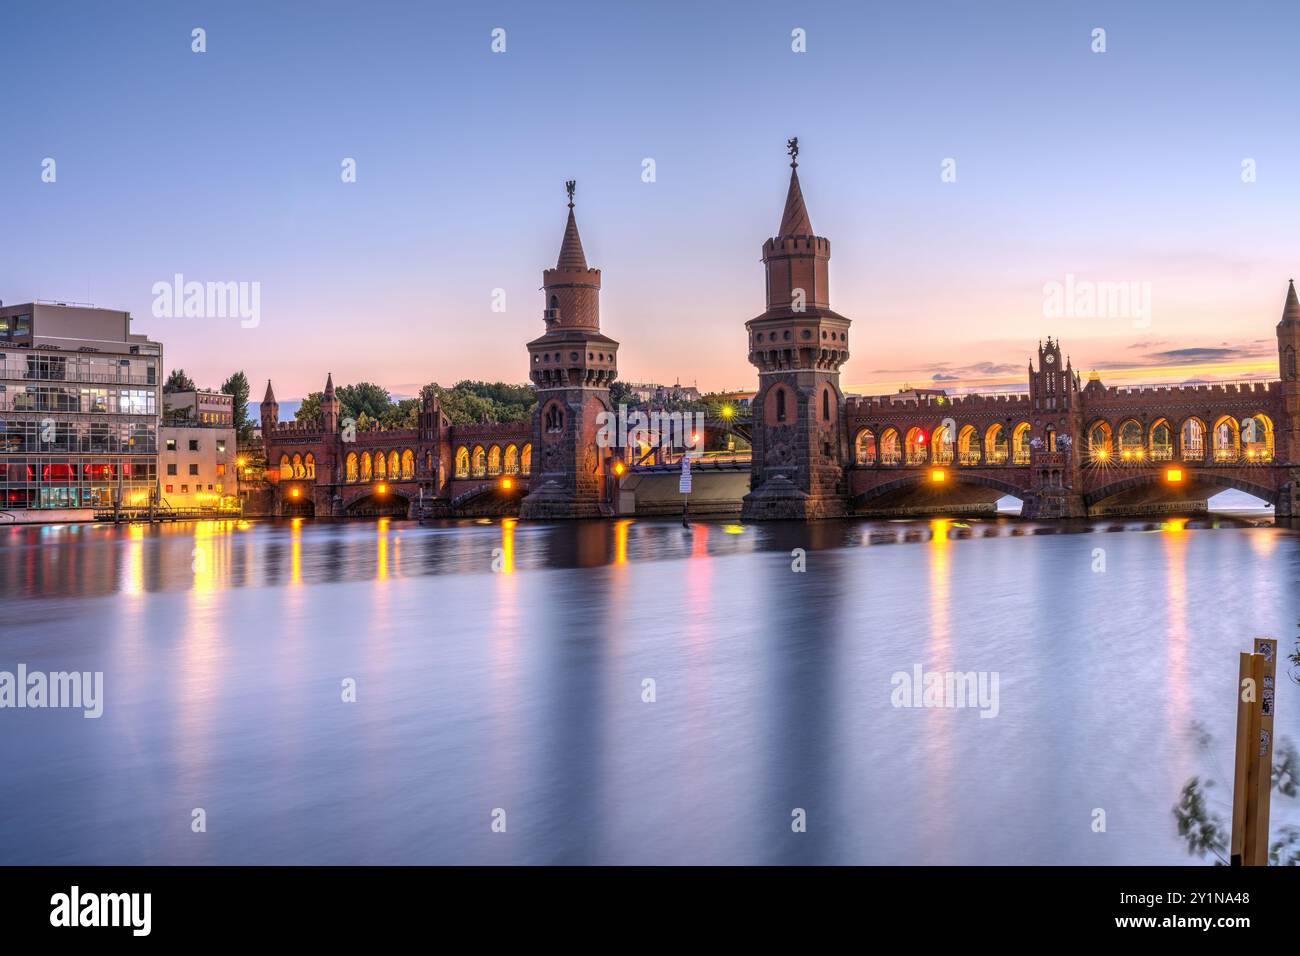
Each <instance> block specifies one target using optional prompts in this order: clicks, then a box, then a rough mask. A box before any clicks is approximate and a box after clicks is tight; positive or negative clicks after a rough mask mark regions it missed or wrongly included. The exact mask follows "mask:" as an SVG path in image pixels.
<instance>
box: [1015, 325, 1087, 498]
mask: <svg viewBox="0 0 1300 956" xmlns="http://www.w3.org/2000/svg"><path fill="white" fill-rule="evenodd" d="M1079 392H1080V381H1079V375H1078V373H1076V372H1075V371H1074V366H1073V365H1072V364H1071V362H1070V359H1069V358H1068V357H1063V356H1062V354H1061V343H1060V341H1059V340H1056V341H1053V340H1052V338H1051V337H1050V336H1049V337H1048V339H1047V344H1046V345H1044V344H1043V343H1042V342H1039V343H1038V370H1037V371H1035V370H1034V366H1033V363H1032V362H1031V363H1030V365H1029V405H1030V410H1031V414H1032V419H1031V432H1030V446H1029V468H1030V485H1029V487H1030V491H1029V494H1028V495H1027V496H1026V500H1025V502H1024V507H1023V509H1022V510H1021V516H1022V517H1025V518H1081V517H1084V516H1085V515H1087V513H1088V509H1087V506H1086V505H1085V504H1084V501H1083V492H1082V489H1083V475H1082V472H1081V470H1080V464H1079V457H1080V455H1081V454H1082V453H1083V448H1084V441H1085V437H1084V434H1083V430H1084V423H1083V410H1082V408H1081V407H1080V402H1079ZM1076 446H1077V447H1076Z"/></svg>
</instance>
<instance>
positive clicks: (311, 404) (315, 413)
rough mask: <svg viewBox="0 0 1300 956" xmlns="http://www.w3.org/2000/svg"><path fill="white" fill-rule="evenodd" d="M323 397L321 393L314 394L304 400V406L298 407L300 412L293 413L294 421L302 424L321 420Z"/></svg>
mask: <svg viewBox="0 0 1300 956" xmlns="http://www.w3.org/2000/svg"><path fill="white" fill-rule="evenodd" d="M321 397H322V394H321V393H320V392H312V393H311V394H310V395H308V396H307V397H306V398H304V399H303V400H302V404H301V405H299V406H298V410H297V411H296V412H294V413H293V417H294V420H295V421H300V422H311V421H317V420H318V419H319V418H320V400H321Z"/></svg>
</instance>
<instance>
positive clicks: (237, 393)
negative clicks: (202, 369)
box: [221, 371, 253, 445]
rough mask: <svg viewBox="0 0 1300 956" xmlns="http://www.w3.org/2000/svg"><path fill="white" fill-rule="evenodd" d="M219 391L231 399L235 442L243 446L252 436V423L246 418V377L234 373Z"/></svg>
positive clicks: (242, 374) (239, 373) (241, 373)
mask: <svg viewBox="0 0 1300 956" xmlns="http://www.w3.org/2000/svg"><path fill="white" fill-rule="evenodd" d="M221 390H222V391H223V392H225V393H226V394H227V395H229V396H230V398H231V404H232V405H233V406H234V411H235V440H236V441H237V442H238V443H239V444H241V445H242V444H245V443H246V442H247V441H248V439H249V438H250V437H251V436H252V434H253V423H252V422H251V421H249V418H248V376H246V375H245V374H244V373H243V372H242V371H239V372H235V373H234V374H233V375H231V376H230V378H228V379H226V380H225V381H224V382H222V383H221Z"/></svg>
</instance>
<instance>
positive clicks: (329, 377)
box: [325, 372, 334, 398]
mask: <svg viewBox="0 0 1300 956" xmlns="http://www.w3.org/2000/svg"><path fill="white" fill-rule="evenodd" d="M325 397H326V398H333V397H334V373H333V372H326V373H325Z"/></svg>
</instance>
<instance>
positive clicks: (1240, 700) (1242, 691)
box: [1229, 651, 1255, 866]
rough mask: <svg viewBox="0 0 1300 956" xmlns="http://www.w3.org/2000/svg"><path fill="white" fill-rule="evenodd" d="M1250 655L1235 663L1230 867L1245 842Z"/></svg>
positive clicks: (1235, 863)
mask: <svg viewBox="0 0 1300 956" xmlns="http://www.w3.org/2000/svg"><path fill="white" fill-rule="evenodd" d="M1254 658H1255V655H1254V654H1251V653H1249V652H1247V651H1242V652H1241V655H1240V659H1239V663H1238V666H1237V762H1236V766H1235V767H1234V769H1233V774H1232V844H1231V849H1230V851H1229V852H1230V853H1231V856H1230V859H1231V862H1232V865H1233V866H1241V865H1242V862H1243V861H1242V851H1243V849H1244V848H1245V843H1246V803H1247V800H1246V786H1247V780H1248V778H1249V774H1250V723H1251V711H1252V710H1253V709H1254V703H1253V702H1248V701H1247V700H1246V697H1247V694H1246V686H1247V685H1246V682H1247V681H1248V680H1250V677H1251V674H1250V672H1251V667H1252V662H1253V660H1254Z"/></svg>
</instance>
